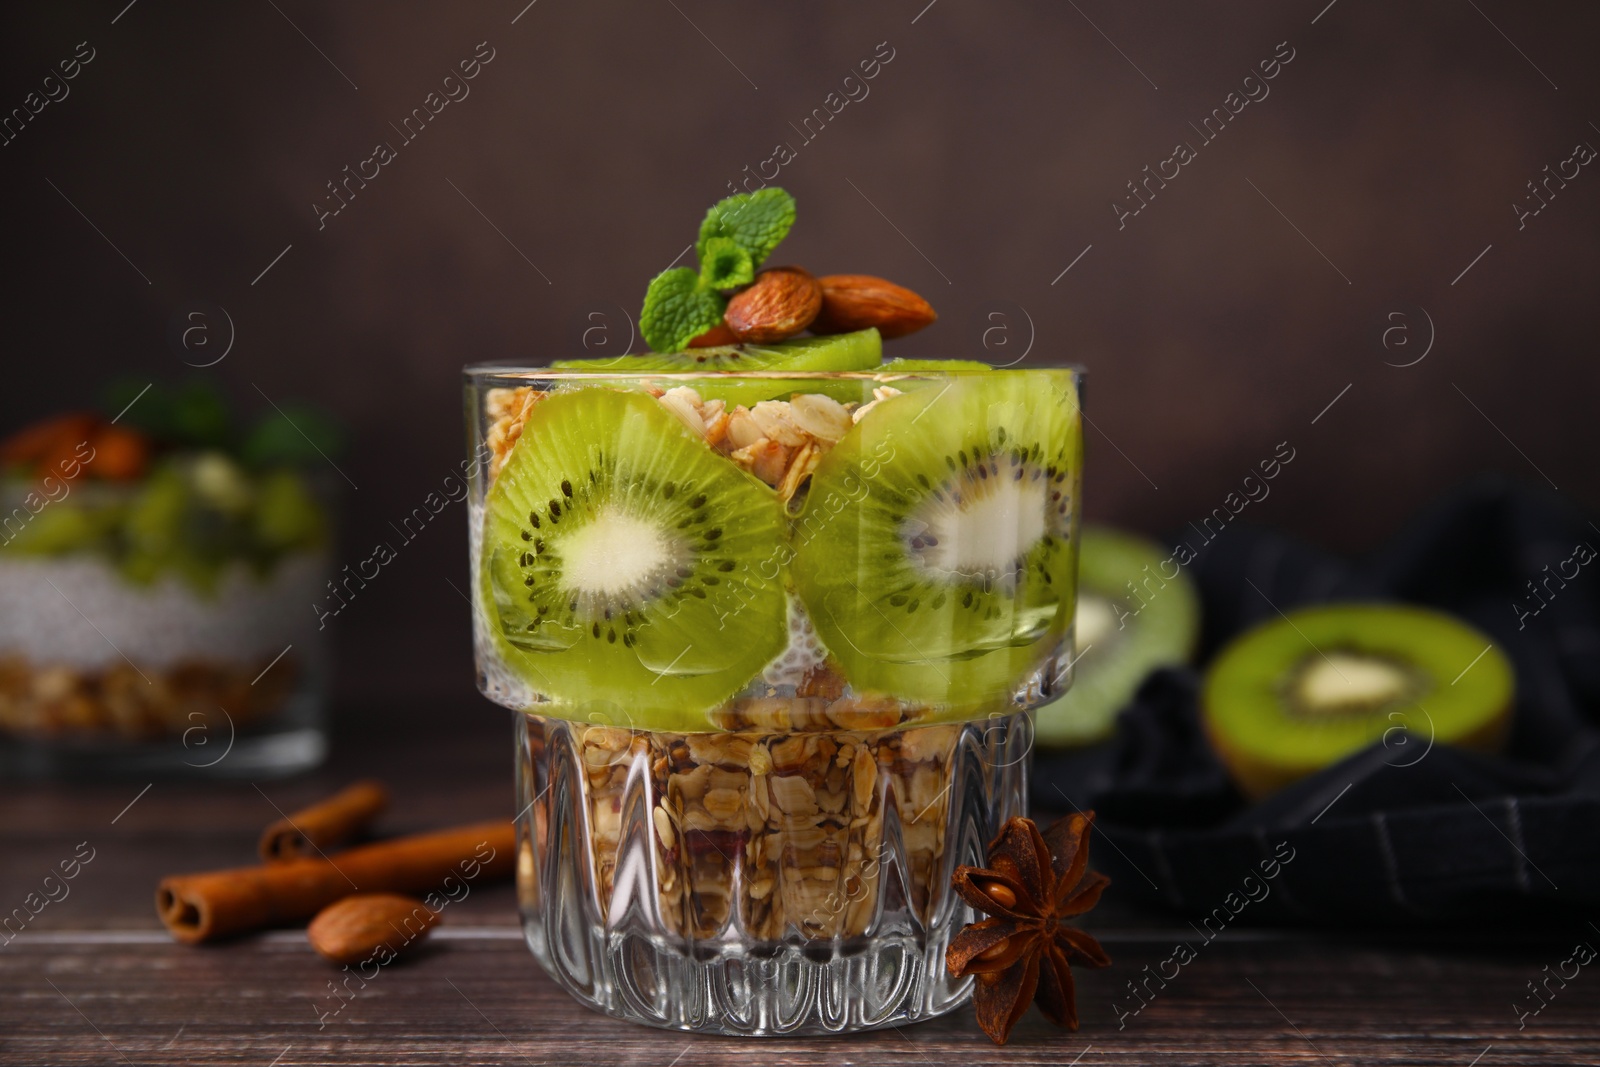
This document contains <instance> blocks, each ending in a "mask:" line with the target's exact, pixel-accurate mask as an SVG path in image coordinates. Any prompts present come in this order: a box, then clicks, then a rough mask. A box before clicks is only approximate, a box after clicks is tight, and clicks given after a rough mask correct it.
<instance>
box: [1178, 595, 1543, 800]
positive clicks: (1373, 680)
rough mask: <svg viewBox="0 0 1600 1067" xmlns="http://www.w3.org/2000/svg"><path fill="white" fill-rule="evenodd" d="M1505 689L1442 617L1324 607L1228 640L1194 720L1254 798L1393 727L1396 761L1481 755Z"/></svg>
mask: <svg viewBox="0 0 1600 1067" xmlns="http://www.w3.org/2000/svg"><path fill="white" fill-rule="evenodd" d="M1514 684H1515V683H1514V680H1513V675H1512V670H1511V663H1510V661H1508V660H1507V659H1506V657H1505V655H1504V653H1502V652H1501V651H1500V649H1498V648H1497V647H1495V645H1494V643H1493V642H1492V641H1490V639H1489V638H1488V637H1486V636H1485V635H1483V634H1482V633H1480V632H1478V631H1477V630H1474V629H1473V628H1472V627H1470V626H1468V625H1466V624H1465V623H1463V622H1461V621H1460V620H1458V619H1455V618H1453V617H1451V616H1449V615H1443V614H1440V613H1439V612H1436V611H1429V610H1427V609H1425V608H1418V607H1411V606H1405V605H1399V604H1331V605H1325V606H1320V607H1314V608H1305V609H1302V610H1299V611H1294V612H1290V613H1289V614H1288V615H1287V616H1285V617H1281V618H1278V619H1274V620H1272V621H1270V622H1267V623H1264V624H1263V625H1261V626H1258V627H1256V628H1255V629H1253V630H1249V631H1247V632H1246V633H1244V634H1242V635H1240V636H1239V637H1237V638H1235V639H1234V640H1233V641H1232V642H1231V643H1230V644H1229V645H1227V646H1226V647H1225V648H1224V649H1223V650H1222V651H1221V652H1220V653H1219V654H1218V655H1217V657H1216V659H1215V660H1214V661H1213V662H1212V664H1211V667H1210V668H1209V669H1208V670H1207V672H1206V678H1205V685H1204V688H1203V690H1202V693H1201V713H1202V717H1203V719H1204V722H1205V729H1206V734H1207V736H1208V737H1209V738H1210V739H1211V744H1212V746H1213V747H1214V748H1215V749H1216V751H1217V754H1218V756H1220V757H1221V758H1222V761H1223V762H1224V763H1225V764H1226V765H1227V767H1228V769H1229V771H1230V772H1231V773H1232V775H1233V778H1234V781H1235V782H1237V783H1238V785H1239V787H1240V789H1242V790H1243V791H1244V792H1245V793H1246V794H1248V795H1249V796H1252V797H1262V796H1266V795H1267V794H1269V793H1272V792H1275V791H1276V790H1278V789H1280V788H1282V787H1283V786H1285V785H1288V784H1289V783H1291V782H1294V781H1296V780H1298V779H1300V778H1303V777H1305V776H1306V775H1309V774H1312V773H1314V772H1316V771H1319V770H1321V769H1322V768H1324V767H1326V766H1329V765H1330V764H1333V763H1336V762H1338V761H1339V760H1341V759H1343V758H1345V757H1346V756H1349V755H1351V754H1352V753H1355V752H1358V751H1360V750H1361V749H1363V748H1366V747H1367V746H1368V745H1370V744H1372V743H1373V742H1375V741H1380V740H1385V739H1386V738H1388V737H1398V736H1399V730H1401V729H1404V730H1405V731H1406V732H1407V733H1408V734H1409V735H1411V737H1412V738H1414V739H1415V740H1408V741H1407V742H1406V746H1407V747H1406V748H1405V750H1404V755H1403V756H1397V758H1400V759H1403V760H1404V761H1405V762H1408V763H1409V762H1415V761H1416V760H1418V759H1420V758H1422V753H1423V752H1425V751H1426V749H1427V747H1428V746H1431V745H1432V744H1434V743H1443V744H1451V745H1460V746H1463V747H1466V748H1476V749H1483V750H1493V749H1495V748H1497V747H1499V745H1500V744H1501V742H1502V741H1503V740H1504V738H1505V734H1506V731H1507V728H1508V727H1509V725H1510V717H1511V711H1512V700H1513V695H1514ZM1412 745H1415V746H1416V750H1415V753H1413V750H1412V748H1411V746H1412ZM1395 747H1396V749H1397V751H1399V746H1398V745H1396V746H1395Z"/></svg>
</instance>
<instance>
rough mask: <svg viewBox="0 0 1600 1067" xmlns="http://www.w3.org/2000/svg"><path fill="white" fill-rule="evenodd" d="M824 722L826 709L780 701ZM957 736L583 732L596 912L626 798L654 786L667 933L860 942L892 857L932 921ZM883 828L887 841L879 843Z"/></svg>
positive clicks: (605, 895) (613, 861) (948, 729)
mask: <svg viewBox="0 0 1600 1067" xmlns="http://www.w3.org/2000/svg"><path fill="white" fill-rule="evenodd" d="M784 703H787V704H789V705H791V706H792V708H793V710H794V712H795V713H796V715H797V717H798V718H801V719H813V720H815V719H821V718H823V717H824V716H825V710H826V706H827V703H828V702H827V701H825V700H822V699H820V698H811V699H805V698H802V699H797V700H793V701H786V702H784ZM960 732H961V727H959V726H955V725H940V726H923V727H911V728H904V729H886V730H864V731H857V730H824V731H818V730H807V731H803V732H793V733H789V732H776V733H775V732H768V731H760V730H740V731H737V732H730V733H722V734H672V733H658V732H652V731H633V730H621V729H613V728H608V727H591V728H588V729H583V730H581V731H580V732H579V733H578V743H579V750H580V753H581V759H582V765H583V768H584V774H585V776H586V785H587V789H586V791H585V792H586V804H587V808H588V815H589V828H590V846H591V849H592V858H593V863H594V872H595V877H596V883H597V887H598V889H599V898H600V900H601V901H602V902H609V901H610V900H611V897H612V892H613V889H614V888H615V880H616V877H617V871H616V867H617V856H618V851H619V847H620V844H621V836H622V819H623V816H622V812H623V807H624V805H623V799H624V794H625V792H626V791H627V789H628V788H629V786H628V779H629V776H630V775H631V774H635V773H640V772H639V771H638V770H636V768H639V767H641V765H642V766H643V768H645V771H644V773H647V774H648V776H649V781H650V795H651V797H652V807H651V812H650V820H651V830H652V835H653V845H654V849H655V855H656V870H657V893H658V898H657V903H658V907H659V911H660V915H661V921H662V923H663V924H664V926H665V928H666V929H667V930H668V931H669V932H671V933H674V934H677V935H679V936H683V937H687V938H694V939H706V938H715V937H717V936H719V935H720V934H722V933H723V932H724V931H727V930H729V929H730V928H732V929H736V930H738V931H740V932H742V934H744V935H746V936H750V937H756V938H761V939H775V938H780V937H782V936H784V935H785V934H786V933H787V932H789V931H794V932H797V933H799V934H801V935H803V936H805V937H807V938H835V937H845V936H853V935H859V934H863V933H865V932H867V930H868V929H869V927H870V926H871V923H872V920H873V917H874V916H875V915H877V914H878V913H879V911H880V903H881V902H880V894H881V892H882V891H883V889H884V887H882V886H881V885H880V881H881V880H882V879H883V877H884V876H885V860H886V857H887V856H889V855H891V854H893V855H894V856H896V857H897V859H896V861H895V862H896V864H897V865H900V864H903V865H904V866H905V868H906V869H905V870H903V871H902V872H901V874H902V877H903V878H904V879H905V884H906V888H907V889H908V891H909V895H910V899H909V901H907V902H906V903H907V904H908V906H909V907H910V909H911V910H912V911H913V912H914V913H915V914H916V915H917V916H918V917H919V919H921V920H922V921H927V919H928V909H929V907H930V906H931V903H932V902H933V900H934V899H935V898H936V897H937V896H938V888H937V887H936V885H935V883H936V881H937V880H938V871H939V869H940V860H941V858H942V856H943V854H944V847H945V840H946V828H947V821H948V807H949V782H950V777H951V769H950V760H951V755H952V750H953V748H954V746H955V743H956V740H957V738H958V737H959V735H960ZM890 825H892V830H893V839H892V840H891V839H890V838H889V837H888V836H886V829H887V828H888V827H889V826H890Z"/></svg>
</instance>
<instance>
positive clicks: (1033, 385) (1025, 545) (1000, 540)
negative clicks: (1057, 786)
mask: <svg viewBox="0 0 1600 1067" xmlns="http://www.w3.org/2000/svg"><path fill="white" fill-rule="evenodd" d="M933 384H934V383H930V385H929V386H928V387H926V388H922V389H918V390H914V391H908V392H905V393H903V394H901V395H899V396H892V397H889V398H888V399H885V400H883V401H881V402H880V403H879V404H878V405H877V407H876V408H875V409H874V411H873V414H872V416H871V417H870V418H867V419H863V420H862V421H861V422H860V423H858V424H857V425H856V426H855V427H854V428H853V429H852V430H851V431H850V432H849V433H847V434H846V435H845V437H844V439H843V440H841V441H840V442H839V444H838V445H837V446H836V447H835V448H834V449H833V450H832V451H831V452H829V453H828V454H827V455H826V456H825V457H823V459H822V462H821V464H820V465H819V466H818V468H817V470H816V473H815V474H814V475H813V476H812V483H811V491H810V493H809V495H808V496H807V499H806V505H805V510H804V512H803V513H802V514H801V516H800V517H799V519H798V520H797V522H796V526H795V531H794V535H793V536H794V542H795V560H794V566H793V576H794V580H795V583H796V587H797V591H798V592H799V594H800V597H801V600H802V602H803V603H804V604H805V607H806V609H807V611H808V613H809V614H810V617H811V619H812V621H813V623H814V624H815V626H816V628H817V632H818V635H819V636H820V637H821V638H822V641H823V643H824V644H825V645H826V646H827V647H828V649H829V650H830V651H831V652H832V653H833V655H834V657H835V658H836V659H837V660H838V662H839V664H840V667H841V669H842V670H843V672H844V675H845V677H846V679H848V680H849V681H850V682H851V684H852V685H854V686H855V687H856V688H858V689H862V690H867V691H878V692H887V693H893V694H896V695H898V696H901V697H904V698H908V699H912V700H918V701H923V702H926V703H929V704H932V705H935V706H942V707H944V708H953V707H971V706H974V705H975V704H977V703H981V702H982V701H984V700H985V699H992V695H993V694H994V693H996V692H1003V691H1008V690H1009V687H1010V686H1013V685H1015V683H1016V681H1017V680H1018V679H1019V678H1021V677H1023V676H1025V675H1026V674H1027V673H1028V672H1029V671H1030V670H1032V669H1034V668H1037V667H1039V666H1040V665H1041V664H1043V662H1044V661H1045V659H1046V658H1047V657H1049V656H1051V655H1053V654H1054V652H1055V650H1056V649H1057V647H1058V645H1059V643H1060V641H1061V639H1062V637H1063V635H1064V633H1065V631H1066V629H1067V625H1068V623H1069V621H1070V620H1071V618H1072V611H1073V592H1074V582H1073V578H1074V574H1075V571H1076V559H1075V555H1076V541H1075V540H1074V538H1073V526H1074V521H1075V511H1074V508H1075V504H1076V500H1075V499H1074V497H1075V494H1076V491H1077V479H1078V473H1079V471H1080V470H1081V457H1082V436H1081V430H1080V427H1079V422H1078V409H1077V395H1076V392H1075V389H1074V387H1073V384H1072V379H1071V377H1070V375H1062V376H1061V377H1060V379H1057V378H1055V377H1054V376H1041V375H1034V374H1030V375H1015V376H1012V375H976V374H974V375H963V376H956V377H954V378H952V379H950V380H948V381H946V382H944V383H942V384H941V385H940V386H939V387H938V388H934V387H933ZM1052 388H1053V389H1056V390H1058V391H1059V393H1060V396H1059V397H1052V396H1048V395H1044V394H1045V393H1046V392H1048V391H1049V390H1050V389H1052Z"/></svg>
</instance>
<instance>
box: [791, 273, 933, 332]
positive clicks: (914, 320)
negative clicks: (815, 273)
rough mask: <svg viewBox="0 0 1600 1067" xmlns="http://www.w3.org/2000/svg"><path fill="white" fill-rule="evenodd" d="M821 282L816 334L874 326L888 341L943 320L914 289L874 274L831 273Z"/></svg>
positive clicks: (818, 280) (813, 326) (821, 279)
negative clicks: (820, 307)
mask: <svg viewBox="0 0 1600 1067" xmlns="http://www.w3.org/2000/svg"><path fill="white" fill-rule="evenodd" d="M817 283H818V284H819V285H820V286H821V287H822V310H821V311H820V312H818V314H817V317H816V319H815V321H813V322H812V323H811V332H812V333H850V332H852V331H854V330H865V329H866V328H867V327H869V326H873V327H876V328H877V330H878V333H880V334H882V335H883V337H884V339H885V340H887V339H888V338H891V337H904V336H905V335H906V334H908V333H915V332H917V331H918V330H920V329H922V328H923V327H924V326H927V325H929V324H930V323H932V322H933V321H934V320H935V319H937V318H938V317H939V316H938V315H937V314H935V313H934V310H933V306H932V305H931V304H929V303H928V302H927V301H926V300H924V299H922V297H920V296H918V295H917V294H916V293H913V292H912V291H911V290H910V289H907V288H906V287H905V286H903V285H896V284H894V283H893V282H891V281H887V280H885V279H883V278H877V277H874V276H873V275H871V274H828V275H824V276H823V277H821V278H818V279H817Z"/></svg>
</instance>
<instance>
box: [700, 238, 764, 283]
mask: <svg viewBox="0 0 1600 1067" xmlns="http://www.w3.org/2000/svg"><path fill="white" fill-rule="evenodd" d="M755 277H756V261H755V260H754V259H752V258H751V256H750V253H749V252H748V251H747V250H746V249H744V248H743V247H741V246H740V245H739V242H737V241H735V240H734V239H733V238H731V237H713V238H711V240H709V241H707V242H706V250H705V251H704V252H702V253H701V254H700V280H701V281H703V282H705V284H706V286H707V287H708V288H711V289H732V288H734V287H735V286H740V285H749V284H750V283H751V282H752V281H754V280H755Z"/></svg>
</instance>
